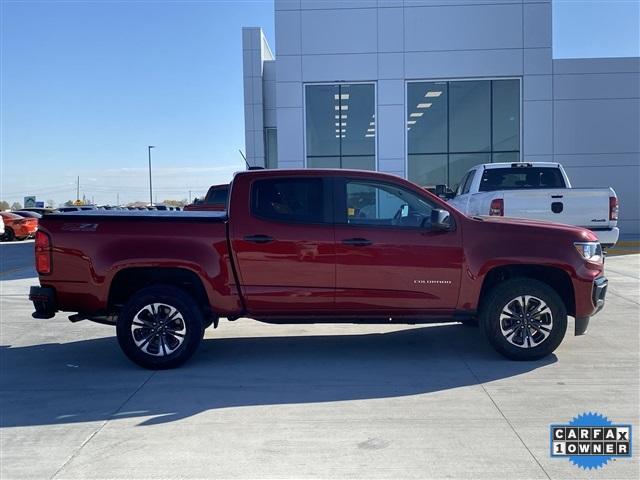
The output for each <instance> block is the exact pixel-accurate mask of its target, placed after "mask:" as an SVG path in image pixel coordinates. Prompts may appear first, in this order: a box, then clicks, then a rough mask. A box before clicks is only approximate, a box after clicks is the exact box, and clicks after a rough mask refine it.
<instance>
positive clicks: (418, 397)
mask: <svg viewBox="0 0 640 480" xmlns="http://www.w3.org/2000/svg"><path fill="white" fill-rule="evenodd" d="M32 248H33V243H32V242H27V243H14V244H1V245H0V259H1V267H0V272H1V273H0V302H1V303H0V314H1V324H0V367H1V372H0V374H1V376H0V388H1V398H0V402H1V403H0V427H1V429H0V449H1V451H0V464H1V470H0V477H1V478H3V479H10V478H37V479H42V478H83V479H85V478H151V477H155V478H157V477H162V478H205V477H206V478H311V477H322V478H352V477H358V478H394V479H395V478H486V479H498V478H504V479H515V478H542V479H544V478H638V476H639V464H638V453H637V452H635V456H634V458H633V459H620V460H616V461H612V462H610V463H609V464H608V465H606V466H605V467H604V468H603V469H600V470H597V471H583V470H580V469H579V468H577V467H576V466H574V465H572V464H571V463H569V461H568V460H565V459H555V458H550V457H549V425H550V424H551V423H563V422H567V421H569V420H571V419H572V418H573V417H574V416H576V415H578V414H580V413H583V412H585V411H597V412H600V413H602V414H604V415H606V416H608V417H609V418H610V419H611V420H613V421H614V422H618V423H632V424H633V425H634V429H635V432H636V435H635V437H636V438H635V440H636V442H635V443H636V445H638V443H639V442H638V437H637V432H638V431H640V425H639V418H638V416H639V412H638V405H639V403H638V402H639V398H638V387H639V384H638V373H639V317H640V255H628V256H620V257H614V258H610V259H608V260H607V276H608V277H609V279H610V288H609V296H608V304H607V306H606V308H605V310H604V312H603V313H601V314H599V315H598V316H596V317H595V318H594V319H593V321H592V324H591V328H590V331H589V334H588V335H586V336H583V337H573V336H567V338H566V339H565V341H564V342H563V344H562V345H561V347H560V348H559V349H558V350H557V351H556V355H554V356H551V357H550V358H547V359H545V360H543V361H538V362H532V363H520V362H511V361H508V360H505V359H504V358H502V357H500V356H499V355H498V354H497V353H495V352H494V351H493V350H492V349H491V348H490V347H489V346H488V345H487V343H486V342H485V341H484V339H483V338H482V337H481V336H480V331H479V329H477V328H470V327H465V326H462V325H458V324H454V325H433V326H428V327H420V326H415V327H399V326H355V325H324V326H320V325H315V326H314V325H310V326H299V325H293V326H274V325H264V324H260V323H257V322H252V321H250V320H244V319H242V320H239V321H236V322H233V323H231V322H227V321H225V320H223V321H222V322H221V324H220V328H218V329H217V330H213V329H210V330H209V331H208V332H207V335H206V339H205V342H204V344H203V345H202V347H201V349H200V351H199V353H198V354H197V355H196V356H195V357H194V358H193V359H192V360H191V361H190V363H188V364H187V365H186V366H184V367H182V368H180V369H178V370H173V371H163V372H150V371H146V370H142V369H140V368H138V367H136V366H134V365H133V364H131V363H129V362H128V361H127V360H126V359H125V357H124V356H123V355H122V354H121V352H120V350H119V348H118V345H117V342H116V340H115V338H114V331H113V329H112V328H111V327H107V326H101V325H97V324H93V323H89V322H80V323H77V324H72V323H70V322H68V320H67V317H66V315H63V314H59V315H57V316H56V317H55V318H54V319H51V320H45V321H43V320H34V319H32V318H31V310H32V308H31V305H30V303H29V302H28V300H27V292H28V287H29V285H32V284H35V283H36V279H35V272H34V270H33V266H32V259H31V252H32ZM572 327H573V324H572V323H571V325H570V329H572ZM636 449H637V447H636Z"/></svg>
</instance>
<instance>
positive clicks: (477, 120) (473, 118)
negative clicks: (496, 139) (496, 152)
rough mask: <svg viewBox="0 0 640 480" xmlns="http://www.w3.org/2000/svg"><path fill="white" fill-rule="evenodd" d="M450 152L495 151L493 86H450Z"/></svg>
mask: <svg viewBox="0 0 640 480" xmlns="http://www.w3.org/2000/svg"><path fill="white" fill-rule="evenodd" d="M449 151H450V152H489V151H491V82H490V81H488V80H482V81H468V82H467V81H465V82H449Z"/></svg>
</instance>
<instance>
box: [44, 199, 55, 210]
mask: <svg viewBox="0 0 640 480" xmlns="http://www.w3.org/2000/svg"><path fill="white" fill-rule="evenodd" d="M46 205H47V208H56V201H55V200H51V199H49V200H47V203H46Z"/></svg>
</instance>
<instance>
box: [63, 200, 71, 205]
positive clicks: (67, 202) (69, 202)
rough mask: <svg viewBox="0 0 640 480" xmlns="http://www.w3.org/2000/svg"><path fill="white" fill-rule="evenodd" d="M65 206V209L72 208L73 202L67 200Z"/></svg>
mask: <svg viewBox="0 0 640 480" xmlns="http://www.w3.org/2000/svg"><path fill="white" fill-rule="evenodd" d="M64 206H65V207H72V206H73V200H67V201H66V202H64Z"/></svg>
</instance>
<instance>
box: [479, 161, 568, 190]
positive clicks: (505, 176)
mask: <svg viewBox="0 0 640 480" xmlns="http://www.w3.org/2000/svg"><path fill="white" fill-rule="evenodd" d="M537 188H566V184H565V182H564V178H563V177H562V172H560V169H559V168H548V167H543V168H540V167H511V168H488V169H486V170H485V171H484V173H483V174H482V179H481V180H480V188H479V189H478V191H480V192H493V191H495V190H522V189H537Z"/></svg>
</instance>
